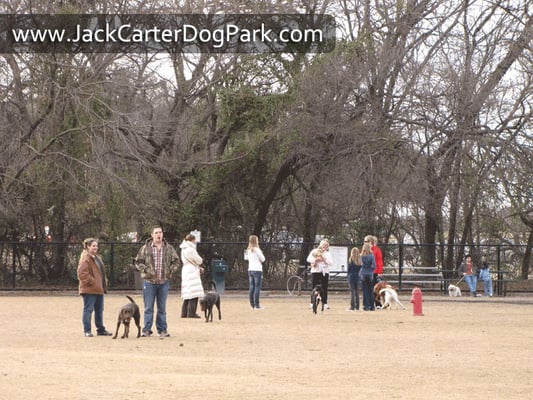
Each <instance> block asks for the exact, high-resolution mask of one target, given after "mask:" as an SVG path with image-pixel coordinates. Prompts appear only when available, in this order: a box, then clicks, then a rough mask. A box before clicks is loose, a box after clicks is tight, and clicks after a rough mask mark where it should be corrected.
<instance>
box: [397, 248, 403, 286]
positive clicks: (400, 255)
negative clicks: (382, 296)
mask: <svg viewBox="0 0 533 400" xmlns="http://www.w3.org/2000/svg"><path fill="white" fill-rule="evenodd" d="M399 245H400V247H399V248H398V290H402V271H403V243H399Z"/></svg>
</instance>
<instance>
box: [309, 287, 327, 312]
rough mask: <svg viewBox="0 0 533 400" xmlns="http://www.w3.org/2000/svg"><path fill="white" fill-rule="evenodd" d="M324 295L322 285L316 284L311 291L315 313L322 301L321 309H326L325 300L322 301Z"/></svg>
mask: <svg viewBox="0 0 533 400" xmlns="http://www.w3.org/2000/svg"><path fill="white" fill-rule="evenodd" d="M323 295H324V293H323V291H322V285H316V286H315V288H314V289H313V291H312V292H311V304H312V305H313V313H315V314H316V312H317V309H318V305H319V304H320V303H322V310H321V311H324V302H323V301H322V296H323Z"/></svg>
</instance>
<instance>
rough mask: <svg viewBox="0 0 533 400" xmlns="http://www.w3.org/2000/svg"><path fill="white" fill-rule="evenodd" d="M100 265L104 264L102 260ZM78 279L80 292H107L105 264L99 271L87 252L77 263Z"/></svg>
mask: <svg viewBox="0 0 533 400" xmlns="http://www.w3.org/2000/svg"><path fill="white" fill-rule="evenodd" d="M97 257H98V256H97ZM100 260H101V259H100ZM102 265H104V263H103V261H102ZM78 280H79V281H80V286H79V291H80V294H104V293H107V284H106V275H105V266H104V267H103V268H102V273H100V269H99V268H98V265H96V262H95V261H94V259H93V258H92V257H91V256H90V255H89V254H87V255H86V256H85V257H84V258H83V260H81V262H80V264H79V265H78Z"/></svg>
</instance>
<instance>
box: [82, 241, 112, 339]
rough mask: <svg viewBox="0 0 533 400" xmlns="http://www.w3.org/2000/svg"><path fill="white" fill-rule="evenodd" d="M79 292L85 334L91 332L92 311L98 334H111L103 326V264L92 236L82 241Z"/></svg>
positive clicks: (104, 289) (91, 335) (104, 279)
mask: <svg viewBox="0 0 533 400" xmlns="http://www.w3.org/2000/svg"><path fill="white" fill-rule="evenodd" d="M78 280H79V281H80V286H79V292H80V295H81V296H82V297H83V315H82V322H83V330H84V332H85V336H87V337H93V334H92V333H91V316H92V313H93V311H94V323H95V325H96V334H97V335H98V336H111V333H110V332H108V331H107V330H106V329H105V327H104V293H107V284H106V274H105V265H104V263H103V261H102V259H101V258H100V257H99V256H98V241H97V240H96V239H93V238H89V239H85V240H84V241H83V251H82V252H81V256H80V263H79V264H78Z"/></svg>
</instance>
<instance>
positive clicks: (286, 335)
mask: <svg viewBox="0 0 533 400" xmlns="http://www.w3.org/2000/svg"><path fill="white" fill-rule="evenodd" d="M133 297H134V298H135V299H136V300H137V302H138V303H139V304H142V299H141V296H140V294H139V293H137V294H134V295H133ZM400 299H401V300H402V302H403V303H404V304H405V306H406V308H407V309H406V310H378V311H375V312H347V311H346V307H347V305H348V298H347V296H346V295H344V294H339V295H336V296H333V297H332V298H331V299H330V305H331V309H330V310H328V311H325V312H324V313H320V314H318V315H313V314H312V313H311V311H310V310H308V308H307V306H308V299H307V297H299V298H298V297H287V296H285V295H281V294H280V295H275V294H271V295H267V293H265V295H264V296H263V301H262V303H263V305H264V306H265V309H264V310H252V309H251V308H249V306H248V301H247V297H246V295H245V294H230V293H228V294H226V295H223V298H222V320H221V321H218V320H215V321H214V322H213V323H205V322H204V321H203V320H194V319H181V318H179V315H178V311H179V308H180V306H181V300H180V298H179V297H178V296H177V295H175V294H174V295H171V297H170V298H169V301H168V310H169V313H168V323H169V332H170V334H171V337H170V338H165V339H160V338H158V337H151V338H140V339H136V338H134V337H133V338H132V337H130V338H129V339H124V340H121V339H120V338H119V339H116V340H113V339H111V338H110V337H94V338H85V337H84V336H83V330H82V325H81V308H82V301H81V298H80V297H79V296H77V295H76V294H73V293H70V294H60V295H57V294H56V295H37V296H36V295H33V296H19V295H13V294H5V293H4V294H1V295H0V317H1V321H2V327H1V328H0V354H1V358H0V360H1V361H0V399H10V400H17V399H24V400H27V399H39V400H40V399H124V400H125V399H131V400H134V399H159V398H161V399H181V398H186V399H191V400H192V399H202V400H204V399H286V398H298V399H310V398H316V399H355V398H367V399H373V398H380V399H469V400H474V399H484V400H485V399H488V398H489V399H529V398H531V393H532V392H533V379H532V376H533V357H532V355H533V351H532V350H533V330H532V327H533V312H532V311H533V305H532V304H533V299H529V300H532V301H528V299H517V300H516V301H514V300H513V299H512V298H505V299H498V298H492V299H487V298H476V299H470V298H461V299H450V298H447V297H444V296H435V297H430V296H427V297H424V306H423V308H424V310H423V311H424V316H413V314H412V305H411V304H410V303H409V300H410V296H409V295H407V294H402V295H401V296H400ZM126 302H127V299H126V298H125V297H124V295H123V294H109V295H107V296H106V298H105V323H106V327H107V328H108V330H110V331H113V332H114V330H115V328H116V317H117V314H118V309H119V308H120V306H121V305H122V304H124V303H126ZM141 308H142V306H141ZM141 323H142V321H141ZM121 329H122V328H121ZM120 333H122V331H121V332H120Z"/></svg>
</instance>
